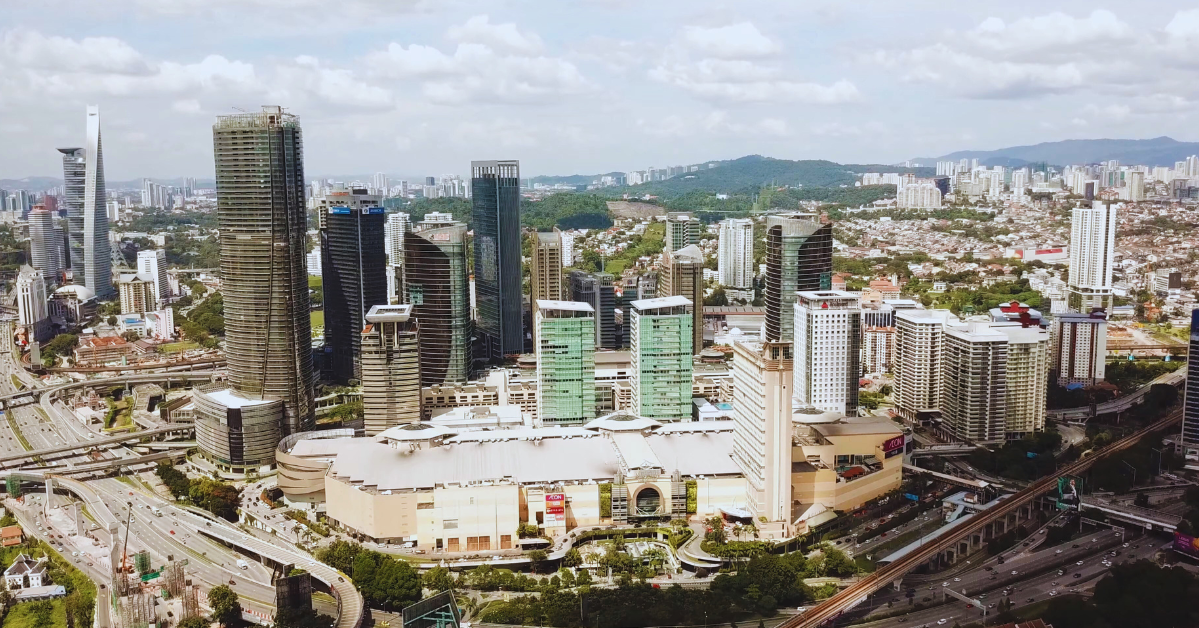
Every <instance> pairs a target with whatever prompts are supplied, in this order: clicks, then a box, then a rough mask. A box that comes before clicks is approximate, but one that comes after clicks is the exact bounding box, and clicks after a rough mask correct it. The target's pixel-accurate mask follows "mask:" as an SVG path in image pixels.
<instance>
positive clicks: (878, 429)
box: [812, 421, 903, 436]
mask: <svg viewBox="0 0 1199 628" xmlns="http://www.w3.org/2000/svg"><path fill="white" fill-rule="evenodd" d="M812 429H814V430H816V431H817V432H819V433H820V435H821V436H861V435H864V434H902V433H903V430H901V429H899V426H897V425H895V424H894V423H892V422H890V421H851V422H847V423H817V424H814V425H812Z"/></svg>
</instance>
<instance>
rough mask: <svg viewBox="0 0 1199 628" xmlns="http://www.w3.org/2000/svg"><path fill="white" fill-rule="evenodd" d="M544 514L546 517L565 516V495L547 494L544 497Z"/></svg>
mask: <svg viewBox="0 0 1199 628" xmlns="http://www.w3.org/2000/svg"><path fill="white" fill-rule="evenodd" d="M545 513H546V514H547V515H562V514H566V495H564V494H562V493H549V494H547V495H546V496H545Z"/></svg>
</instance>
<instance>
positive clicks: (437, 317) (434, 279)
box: [404, 215, 474, 386]
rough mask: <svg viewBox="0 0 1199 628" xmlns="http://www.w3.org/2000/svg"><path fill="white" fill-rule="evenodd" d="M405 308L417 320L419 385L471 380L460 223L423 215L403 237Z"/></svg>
mask: <svg viewBox="0 0 1199 628" xmlns="http://www.w3.org/2000/svg"><path fill="white" fill-rule="evenodd" d="M404 287H405V290H406V291H407V296H406V297H405V303H408V304H411V305H412V316H415V317H416V320H418V321H420V364H421V372H420V376H421V385H422V386H432V385H433V384H444V383H455V382H466V381H467V380H469V379H470V378H471V377H472V376H473V375H474V356H473V354H472V351H471V338H472V337H473V335H474V326H473V324H472V322H471V319H470V283H469V282H468V280H467V274H466V223H462V222H456V221H454V220H453V219H452V218H450V217H449V216H448V215H446V216H438V217H436V218H435V220H430V219H429V216H428V215H426V216H425V220H424V221H423V222H420V223H417V224H416V225H415V226H414V227H413V229H412V231H409V232H408V233H407V234H406V235H405V236H404Z"/></svg>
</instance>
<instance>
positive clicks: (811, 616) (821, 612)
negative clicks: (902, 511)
mask: <svg viewBox="0 0 1199 628" xmlns="http://www.w3.org/2000/svg"><path fill="white" fill-rule="evenodd" d="M1181 419H1182V411H1181V408H1180V409H1178V410H1175V411H1172V412H1171V413H1170V414H1169V415H1167V416H1166V418H1163V419H1161V420H1159V421H1156V422H1154V423H1152V424H1150V425H1148V426H1146V427H1144V428H1141V429H1139V430H1137V431H1135V432H1133V433H1132V434H1129V435H1128V436H1126V437H1125V438H1122V439H1120V440H1119V441H1116V442H1114V443H1112V444H1110V445H1108V446H1107V447H1104V448H1103V449H1100V450H1098V451H1097V452H1095V453H1094V454H1092V455H1091V456H1088V457H1086V458H1083V459H1081V460H1079V461H1077V462H1073V463H1071V464H1068V465H1066V466H1064V467H1062V468H1061V470H1060V472H1059V473H1060V475H1077V474H1080V473H1083V472H1085V471H1086V470H1087V469H1089V468H1090V467H1091V465H1093V464H1094V463H1095V462H1096V461H1098V460H1102V459H1104V458H1106V457H1108V456H1110V455H1112V454H1114V453H1117V452H1120V451H1123V450H1125V449H1128V448H1129V447H1132V446H1133V445H1135V444H1136V443H1137V442H1138V441H1139V440H1140V439H1141V438H1143V437H1145V436H1146V435H1148V434H1150V433H1153V432H1157V431H1161V430H1163V429H1165V428H1167V427H1170V426H1172V425H1174V424H1176V423H1178V421H1179V420H1181ZM1056 482H1057V476H1056V475H1054V476H1048V477H1045V478H1042V479H1040V480H1037V481H1036V482H1033V483H1032V484H1030V485H1029V487H1028V488H1026V489H1023V490H1021V491H1020V492H1019V493H1016V494H1015V495H1013V496H1011V497H1009V498H1007V499H1005V500H1004V501H1002V502H1000V503H998V504H996V505H995V506H993V507H992V508H990V509H989V510H987V511H986V512H983V513H980V514H979V515H978V516H976V517H974V518H972V519H970V520H969V521H967V522H966V523H964V524H963V525H961V526H959V527H957V528H955V529H953V530H952V531H949V532H947V533H945V534H942V535H941V536H939V537H938V538H937V539H935V540H933V541H931V542H929V543H928V544H927V545H925V546H924V547H921V548H919V549H917V550H916V551H914V552H912V553H910V554H908V555H907V556H904V557H903V558H900V559H899V560H897V561H895V562H893V563H891V564H889V565H887V566H885V567H882V568H880V569H879V570H878V571H876V572H875V573H873V574H871V575H870V576H867V577H865V578H863V579H862V580H861V581H859V582H857V583H855V584H852V585H850V586H849V587H846V588H845V589H843V590H842V591H841V592H839V593H838V594H836V595H834V596H833V597H831V598H829V599H828V600H826V601H825V602H823V603H821V604H820V605H819V606H817V607H816V608H814V609H812V610H810V611H809V612H807V613H805V614H804V615H803V616H802V617H797V618H794V619H791V620H788V621H786V622H783V624H781V625H782V626H783V627H784V628H816V626H819V625H820V624H822V623H824V622H826V621H828V620H830V619H834V618H836V617H840V616H841V615H842V614H844V613H845V612H847V611H849V610H850V609H852V608H854V607H855V606H857V605H858V604H861V603H862V602H864V601H866V599H867V598H868V597H869V596H870V595H872V594H873V593H874V592H876V591H878V590H880V589H882V588H885V587H888V586H891V584H892V583H893V582H894V581H895V580H896V579H897V578H901V577H902V576H903V575H905V574H907V572H909V571H911V570H913V569H915V568H916V567H917V566H919V565H921V564H924V563H925V562H927V561H928V560H929V559H930V558H931V557H933V556H935V555H937V554H939V553H940V552H943V551H945V550H947V549H950V548H951V547H952V546H953V544H954V543H956V542H957V541H958V539H961V538H964V537H966V536H967V535H970V534H973V533H976V532H978V531H980V530H982V529H983V528H984V527H985V526H986V525H988V524H989V523H991V522H992V521H995V520H996V519H998V518H1000V517H1006V516H1008V515H1011V514H1014V513H1015V512H1016V510H1017V509H1019V508H1021V507H1023V506H1025V505H1026V504H1028V503H1029V502H1030V501H1031V500H1033V499H1034V498H1037V497H1039V496H1040V495H1042V494H1044V493H1046V492H1048V491H1049V490H1051V489H1052V488H1053V487H1054V486H1055V485H1056Z"/></svg>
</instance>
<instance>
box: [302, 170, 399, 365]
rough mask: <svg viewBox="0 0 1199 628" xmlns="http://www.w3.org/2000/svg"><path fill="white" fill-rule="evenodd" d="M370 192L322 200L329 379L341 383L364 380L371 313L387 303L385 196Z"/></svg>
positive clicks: (323, 265)
mask: <svg viewBox="0 0 1199 628" xmlns="http://www.w3.org/2000/svg"><path fill="white" fill-rule="evenodd" d="M366 192H367V191H366V190H365V189H356V190H351V191H349V192H346V193H341V194H338V193H334V194H331V195H328V196H326V197H324V199H323V200H322V202H320V203H318V204H317V213H318V215H319V216H320V232H321V289H322V290H323V291H324V304H325V351H327V352H328V355H329V361H328V366H329V373H328V377H329V379H330V380H331V381H334V382H338V383H346V382H348V381H349V380H351V379H358V380H361V379H362V364H361V362H360V357H361V354H362V334H361V333H360V332H361V331H362V328H363V326H364V325H365V323H366V313H367V312H369V311H370V309H371V308H372V307H374V306H376V305H388V298H387V253H386V251H384V249H383V226H384V216H383V208H382V207H381V206H379V203H380V202H382V198H381V197H380V196H379V195H377V194H367V193H366Z"/></svg>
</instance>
